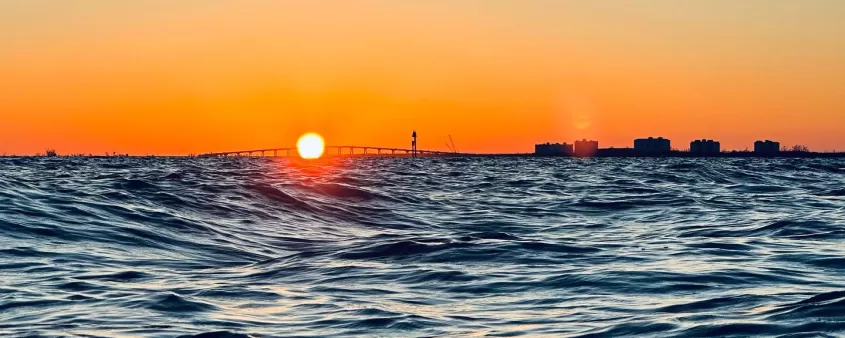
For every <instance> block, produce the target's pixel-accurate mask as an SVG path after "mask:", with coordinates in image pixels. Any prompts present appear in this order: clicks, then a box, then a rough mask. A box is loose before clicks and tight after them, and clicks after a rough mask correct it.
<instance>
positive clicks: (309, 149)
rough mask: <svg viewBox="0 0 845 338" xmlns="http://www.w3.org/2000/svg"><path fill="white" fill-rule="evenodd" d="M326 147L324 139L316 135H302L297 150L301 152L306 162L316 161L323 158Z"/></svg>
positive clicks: (300, 154) (297, 143)
mask: <svg viewBox="0 0 845 338" xmlns="http://www.w3.org/2000/svg"><path fill="white" fill-rule="evenodd" d="M325 146H326V144H325V142H323V137H322V136H320V135H319V134H316V133H307V134H305V135H302V137H300V138H299V141H297V142H296V149H297V150H298V151H299V156H300V157H302V158H304V159H306V160H314V159H318V158H320V157H321V156H323V152H324V151H325Z"/></svg>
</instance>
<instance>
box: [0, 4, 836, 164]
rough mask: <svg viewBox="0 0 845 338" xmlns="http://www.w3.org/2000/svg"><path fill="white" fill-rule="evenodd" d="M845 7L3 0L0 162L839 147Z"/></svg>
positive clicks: (0, 11)
mask: <svg viewBox="0 0 845 338" xmlns="http://www.w3.org/2000/svg"><path fill="white" fill-rule="evenodd" d="M843 15H845V1H839V0H805V1H793V0H743V1H734V0H730V1H729V0H708V1H703V0H702V1H676V0H638V1H616V0H596V1H581V0H531V1H517V0H430V1H395V0H356V1H348V0H336V1H319V0H318V1H276V0H248V1H241V0H238V1H236V0H181V1H170V0H143V1H142V0H137V1H133V0H122V1H113V0H80V1H72V2H71V1H64V0H5V1H3V2H0V153H8V154H33V153H36V152H41V151H43V150H44V148H46V147H52V148H56V149H57V150H58V151H59V152H60V153H71V152H84V153H97V154H100V153H103V152H112V151H115V152H120V153H132V154H187V153H200V152H209V151H225V150H238V149H249V148H265V147H277V146H278V147H282V146H292V145H293V144H294V143H295V142H296V139H297V137H298V136H299V135H301V134H302V133H304V132H307V131H316V132H319V133H321V134H322V135H323V136H324V137H325V138H326V140H327V143H329V144H355V145H379V146H397V147H404V146H407V145H408V143H409V136H410V131H411V130H412V129H417V131H418V132H419V133H420V136H421V138H420V147H421V148H425V149H445V148H446V146H445V142H446V141H447V140H448V135H449V134H451V135H452V136H453V137H454V139H455V142H456V144H457V146H458V148H459V150H461V151H473V152H530V151H532V150H533V144H534V143H537V142H545V141H572V140H574V139H576V138H577V139H580V138H594V139H598V140H599V141H600V145H601V146H602V147H606V146H616V147H624V146H631V144H632V139H633V138H636V137H647V136H664V137H668V138H670V139H672V141H673V143H672V145H673V147H676V148H687V147H688V144H689V141H690V140H692V139H694V138H704V137H706V138H712V139H717V140H719V141H721V142H722V144H723V148H728V149H745V148H749V147H751V146H752V143H753V141H754V140H756V139H761V138H770V139H776V140H779V141H781V142H782V143H784V144H805V145H807V146H809V147H810V148H811V149H813V150H834V149H839V150H845V122H843V120H845V119H843V117H845V43H842V41H845V21H842V20H841V18H842V17H843Z"/></svg>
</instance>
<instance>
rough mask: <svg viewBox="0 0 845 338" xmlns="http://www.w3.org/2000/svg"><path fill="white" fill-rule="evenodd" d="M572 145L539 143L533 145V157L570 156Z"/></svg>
mask: <svg viewBox="0 0 845 338" xmlns="http://www.w3.org/2000/svg"><path fill="white" fill-rule="evenodd" d="M572 153H573V151H572V145H571V144H567V143H565V142H564V143H548V142H547V143H541V144H535V145H534V155H538V156H572Z"/></svg>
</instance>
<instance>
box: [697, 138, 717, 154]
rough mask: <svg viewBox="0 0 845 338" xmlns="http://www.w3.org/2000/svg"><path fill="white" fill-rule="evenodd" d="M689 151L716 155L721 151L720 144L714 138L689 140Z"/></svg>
mask: <svg viewBox="0 0 845 338" xmlns="http://www.w3.org/2000/svg"><path fill="white" fill-rule="evenodd" d="M689 151H690V153H693V154H695V155H716V154H718V153H719V152H720V151H721V144H719V141H714V140H707V139H701V140H695V141H692V142H690V144H689Z"/></svg>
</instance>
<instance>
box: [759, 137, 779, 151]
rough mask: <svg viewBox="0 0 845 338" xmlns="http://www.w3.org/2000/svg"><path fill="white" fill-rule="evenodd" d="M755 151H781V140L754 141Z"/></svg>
mask: <svg viewBox="0 0 845 338" xmlns="http://www.w3.org/2000/svg"><path fill="white" fill-rule="evenodd" d="M754 152H755V153H758V154H776V153H779V152H780V142H775V141H769V140H765V141H757V142H754Z"/></svg>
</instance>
